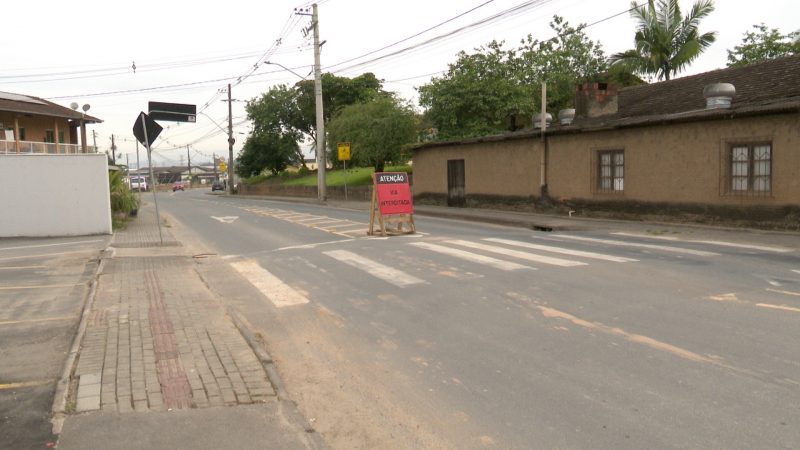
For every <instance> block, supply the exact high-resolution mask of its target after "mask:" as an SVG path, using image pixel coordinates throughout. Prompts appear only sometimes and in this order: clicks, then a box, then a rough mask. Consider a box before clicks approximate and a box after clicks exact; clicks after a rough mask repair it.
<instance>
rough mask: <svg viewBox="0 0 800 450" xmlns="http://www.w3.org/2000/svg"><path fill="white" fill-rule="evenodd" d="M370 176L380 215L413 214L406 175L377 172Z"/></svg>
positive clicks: (403, 173)
mask: <svg viewBox="0 0 800 450" xmlns="http://www.w3.org/2000/svg"><path fill="white" fill-rule="evenodd" d="M372 176H373V179H374V181H375V192H376V193H377V194H378V210H379V211H380V213H381V215H390V214H413V213H414V205H413V204H412V202H411V188H410V187H409V185H408V174H407V173H405V172H378V173H375V174H373V175H372Z"/></svg>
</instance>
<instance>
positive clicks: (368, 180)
mask: <svg viewBox="0 0 800 450" xmlns="http://www.w3.org/2000/svg"><path fill="white" fill-rule="evenodd" d="M383 170H384V171H385V172H407V173H412V169H411V166H386V167H385V168H384V169H383ZM373 172H375V169H373V168H372V167H356V168H353V169H350V168H348V169H347V173H346V174H345V171H344V170H342V169H328V170H326V171H325V185H326V186H344V183H345V180H346V181H347V185H348V186H364V185H369V184H372V174H373ZM345 175H346V176H345ZM283 184H286V185H289V186H316V185H317V173H316V172H313V173H311V174H308V175H305V176H301V177H297V178H292V179H286V181H284V182H283Z"/></svg>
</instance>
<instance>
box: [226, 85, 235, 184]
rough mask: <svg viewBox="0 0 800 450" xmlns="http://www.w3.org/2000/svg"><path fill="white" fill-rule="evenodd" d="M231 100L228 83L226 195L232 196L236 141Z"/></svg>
mask: <svg viewBox="0 0 800 450" xmlns="http://www.w3.org/2000/svg"><path fill="white" fill-rule="evenodd" d="M231 105H233V100H232V99H231V85H230V83H228V193H229V194H231V195H232V194H233V144H234V142H236V140H235V139H234V138H233V115H232V112H231V111H232V110H233V108H232V106H231Z"/></svg>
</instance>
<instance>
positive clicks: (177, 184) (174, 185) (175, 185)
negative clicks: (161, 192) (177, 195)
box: [172, 181, 186, 192]
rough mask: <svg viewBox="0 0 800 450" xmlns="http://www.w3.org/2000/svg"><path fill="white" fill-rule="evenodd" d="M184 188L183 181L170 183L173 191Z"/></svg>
mask: <svg viewBox="0 0 800 450" xmlns="http://www.w3.org/2000/svg"><path fill="white" fill-rule="evenodd" d="M185 188H186V185H184V184H183V181H176V182H174V183H172V192H175V191H182V190H184V189H185Z"/></svg>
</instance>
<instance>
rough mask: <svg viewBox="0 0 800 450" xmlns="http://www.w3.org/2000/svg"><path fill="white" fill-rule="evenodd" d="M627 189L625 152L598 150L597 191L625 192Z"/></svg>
mask: <svg viewBox="0 0 800 450" xmlns="http://www.w3.org/2000/svg"><path fill="white" fill-rule="evenodd" d="M624 190H625V152H624V151H623V150H608V151H599V152H597V191H598V192H623V191H624Z"/></svg>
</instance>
